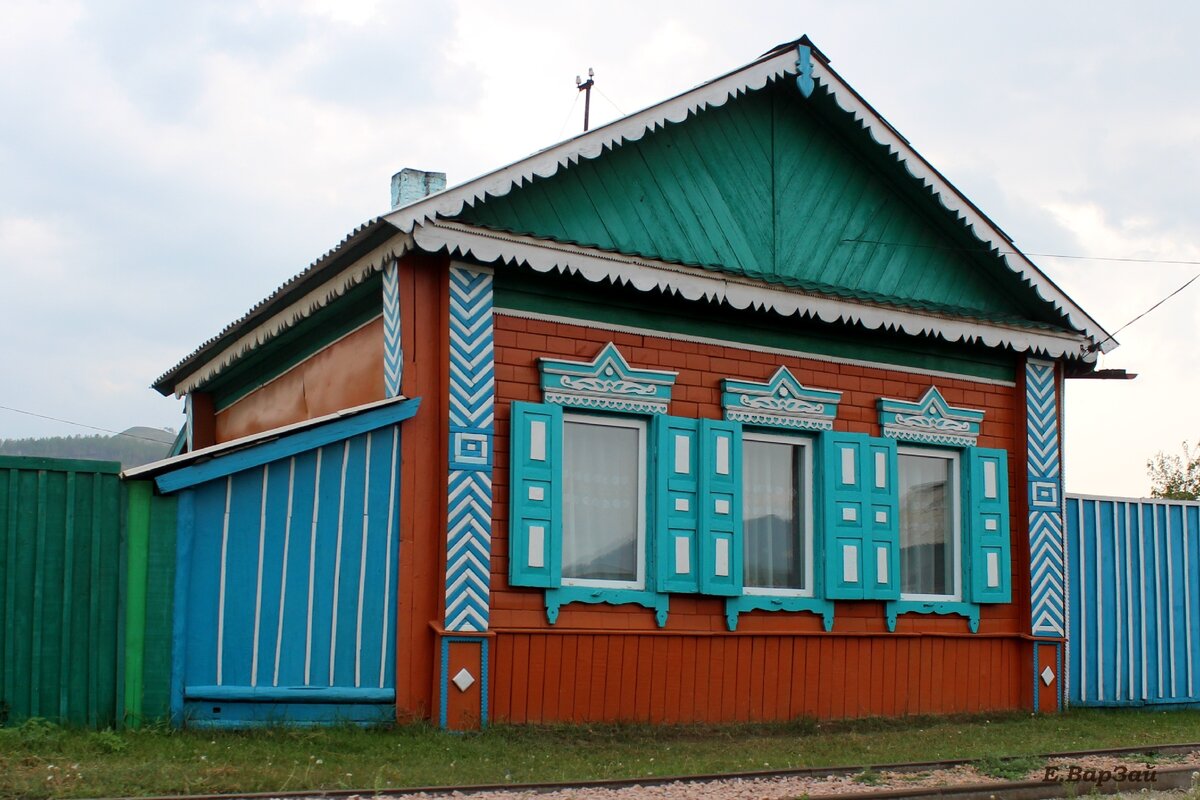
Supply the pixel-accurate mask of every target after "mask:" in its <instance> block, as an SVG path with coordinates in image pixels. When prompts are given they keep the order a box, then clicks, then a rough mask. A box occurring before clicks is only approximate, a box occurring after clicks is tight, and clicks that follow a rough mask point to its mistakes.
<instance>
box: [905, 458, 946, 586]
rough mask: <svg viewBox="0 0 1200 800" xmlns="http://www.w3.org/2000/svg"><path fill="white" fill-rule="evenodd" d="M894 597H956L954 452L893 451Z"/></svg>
mask: <svg viewBox="0 0 1200 800" xmlns="http://www.w3.org/2000/svg"><path fill="white" fill-rule="evenodd" d="M898 463H899V490H900V596H901V598H903V599H906V600H958V599H960V598H961V597H962V552H961V550H962V548H961V545H960V542H961V522H960V519H961V510H960V505H959V502H960V501H959V494H960V489H959V477H958V476H959V456H958V453H957V452H956V451H941V450H935V449H925V448H915V447H902V448H900V449H899V458H898Z"/></svg>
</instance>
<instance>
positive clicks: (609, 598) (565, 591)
mask: <svg viewBox="0 0 1200 800" xmlns="http://www.w3.org/2000/svg"><path fill="white" fill-rule="evenodd" d="M569 603H607V604H609V605H625V604H628V603H632V604H635V605H639V606H642V607H643V608H650V609H653V610H654V621H655V622H656V623H657V624H658V627H660V628H662V627H664V626H666V624H667V610H668V607H669V605H670V598H669V596H668V595H666V594H660V593H658V592H651V591H648V590H646V589H617V588H607V587H602V586H569V585H568V586H562V587H559V588H557V589H547V590H546V619H547V620H548V621H549V622H550V624H551V625H553V624H555V622H557V621H558V611H559V609H560V608H561V607H562V606H565V605H567V604H569Z"/></svg>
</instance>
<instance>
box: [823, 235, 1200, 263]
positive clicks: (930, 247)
mask: <svg viewBox="0 0 1200 800" xmlns="http://www.w3.org/2000/svg"><path fill="white" fill-rule="evenodd" d="M842 243H843V244H885V245H889V246H891V247H913V248H918V249H922V250H956V251H958V252H965V253H988V254H993V253H998V254H999V255H1003V256H1035V257H1037V258H1070V259H1075V260H1077V261H1117V262H1123V263H1127V264H1179V265H1183V266H1191V267H1196V266H1200V261H1184V260H1178V259H1169V258H1125V257H1119V256H1080V255H1068V254H1066V253H1023V252H1021V251H1019V250H987V249H985V248H982V247H954V246H952V245H941V244H916V243H910V242H885V241H877V240H874V239H842Z"/></svg>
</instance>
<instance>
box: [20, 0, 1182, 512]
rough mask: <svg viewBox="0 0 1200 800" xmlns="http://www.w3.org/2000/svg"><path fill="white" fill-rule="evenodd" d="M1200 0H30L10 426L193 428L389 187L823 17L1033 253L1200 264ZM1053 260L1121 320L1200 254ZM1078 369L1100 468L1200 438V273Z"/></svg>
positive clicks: (924, 137) (857, 74)
mask: <svg viewBox="0 0 1200 800" xmlns="http://www.w3.org/2000/svg"><path fill="white" fill-rule="evenodd" d="M1196 30H1200V4H1193V3H1184V2H1178V3H1159V2H1142V3H1137V4H1131V3H1128V2H1119V3H1114V2H1088V3H1082V2H1078V3H1077V2H1055V3H1047V2H1044V0H1041V1H1039V2H1032V3H1031V2H1017V1H1014V0H1009V1H1008V2H1004V3H994V4H987V5H985V4H982V3H963V2H961V0H957V1H956V2H933V1H932V0H931V1H929V2H911V3H883V2H855V1H854V0H850V1H848V2H837V3H831V2H826V3H813V2H802V1H801V0H790V1H789V2H745V3H737V4H731V3H729V2H727V1H726V2H708V1H706V0H691V1H690V2H654V3H647V2H645V0H638V1H637V2H626V1H625V0H609V2H605V3H592V4H587V3H563V2H523V1H521V0H512V1H510V2H504V3H485V2H437V3H431V2H373V1H372V0H302V1H301V2H295V1H294V0H289V1H288V2H285V1H284V0H261V1H260V2H229V3H205V2H188V3H166V2H161V0H159V2H122V1H121V0H111V1H110V2H103V3H97V2H92V3H82V2H59V1H58V0H36V1H35V2H24V0H3V2H0V108H2V109H3V112H2V113H0V406H2V407H4V408H0V438H13V437H24V436H42V435H66V434H77V433H78V434H87V433H90V432H92V431H89V430H88V429H87V428H81V427H78V426H74V425H67V424H63V423H58V422H52V421H49V420H45V419H40V418H38V417H33V416H29V415H27V414H21V413H17V412H15V411H11V410H6V409H21V410H24V411H28V412H34V413H37V414H41V415H45V416H50V417H57V418H61V419H65V420H71V421H73V422H77V423H83V424H86V425H91V426H95V427H98V428H105V429H111V430H123V429H125V428H128V427H131V426H134V425H152V426H170V427H176V428H177V427H178V426H179V425H180V424H181V422H182V416H181V408H182V405H181V402H180V401H178V400H175V399H174V398H162V397H160V396H159V395H158V394H157V393H156V392H154V391H153V390H151V389H149V388H148V387H149V384H150V383H151V381H153V380H154V379H155V378H156V377H157V376H158V375H160V374H161V373H163V372H165V371H166V370H167V369H168V368H170V367H171V366H172V365H173V364H175V363H176V362H177V361H178V360H179V359H181V358H182V357H184V356H185V355H187V354H188V353H190V352H191V351H192V350H193V349H194V348H195V347H196V346H198V345H199V344H200V343H201V342H203V341H204V340H206V339H208V338H210V337H211V336H213V335H215V334H216V333H218V332H219V331H220V330H221V328H222V327H224V326H225V325H226V324H227V323H229V322H230V321H232V320H234V319H236V318H237V317H239V316H241V315H242V314H243V313H244V312H245V311H246V310H247V309H248V308H249V307H250V306H252V305H253V304H254V303H256V302H258V301H259V300H260V299H262V298H263V297H265V296H266V295H267V294H269V293H270V292H271V291H272V290H274V289H275V288H276V287H277V286H278V285H279V284H281V283H282V282H284V281H285V280H287V279H288V278H289V277H291V276H292V275H294V274H295V273H297V272H299V271H300V270H302V269H303V268H305V267H306V266H307V265H308V264H310V263H311V262H312V261H313V260H315V259H316V258H318V257H319V256H321V255H322V254H323V253H325V252H326V251H327V250H329V249H330V248H332V247H333V246H334V245H336V244H337V243H338V242H339V241H340V240H341V239H342V238H343V237H344V236H345V235H346V234H348V233H349V232H350V231H351V230H352V229H353V228H354V227H355V226H357V225H359V224H361V223H363V222H365V221H366V220H368V219H371V218H373V217H375V216H378V215H380V214H382V213H385V212H386V211H388V209H389V194H388V192H389V182H390V177H391V175H392V173H394V172H396V171H397V170H399V169H400V168H402V167H416V168H419V169H429V170H439V171H444V172H446V173H448V175H449V181H450V183H451V184H455V183H459V182H462V181H464V180H467V179H469V178H472V177H474V176H476V175H479V174H481V173H484V172H487V171H489V170H491V169H494V168H496V167H499V166H502V165H504V164H507V163H510V162H512V161H514V160H516V159H519V158H521V157H523V156H525V155H527V154H529V153H531V152H533V151H535V150H538V149H540V148H542V147H545V146H547V145H549V144H552V143H554V142H556V141H559V140H560V139H562V138H565V137H567V136H569V135H573V134H574V133H576V132H578V131H579V130H580V127H581V124H582V103H579V102H577V95H578V93H577V92H576V90H575V76H576V75H577V74H580V73H584V72H585V71H586V70H587V68H588V67H592V68H594V69H595V73H596V86H597V90H598V91H597V93H596V94H594V95H593V103H592V123H593V126H595V125H598V124H602V123H604V122H607V121H609V120H611V119H614V118H616V117H617V116H619V115H620V114H621V113H622V112H624V113H629V112H631V111H635V110H637V109H640V108H642V107H644V106H647V105H650V104H653V103H655V102H657V101H659V100H662V99H664V98H666V97H669V96H671V95H674V94H677V93H679V92H681V91H684V90H686V89H688V88H690V87H692V86H694V85H696V84H698V83H701V82H703V81H705V80H707V79H709V78H711V77H714V76H716V75H718V74H721V73H723V72H725V71H728V70H730V69H733V68H736V67H738V66H740V65H741V64H744V63H746V62H748V61H750V60H752V59H754V58H756V57H757V56H758V55H759V54H761V53H762V52H764V51H766V50H768V49H769V48H771V47H772V46H773V45H775V44H777V43H779V42H783V41H788V40H791V39H795V38H797V37H799V36H800V35H801V34H808V35H809V36H810V37H811V38H812V39H813V40H814V42H815V43H816V44H817V45H818V46H819V47H820V48H821V50H822V51H823V52H824V53H825V54H826V55H827V56H828V57H829V58H830V59H831V60H832V64H833V66H834V68H835V69H836V70H837V71H838V72H839V73H840V74H841V75H842V77H843V78H844V79H845V80H847V81H848V82H849V83H850V84H851V85H852V86H854V87H855V88H856V89H857V90H858V91H859V93H860V94H862V95H863V96H864V97H865V98H866V99H867V100H868V101H869V102H870V103H871V104H872V105H873V106H874V107H875V108H876V109H877V110H878V111H879V112H880V113H882V114H883V115H884V116H885V117H886V118H887V119H888V120H889V122H891V123H892V124H893V125H894V126H895V127H896V128H897V129H898V130H899V131H900V132H901V133H902V134H904V135H905V136H906V137H907V138H908V139H909V141H910V142H912V143H913V145H914V146H915V147H916V148H917V149H918V151H919V152H921V154H922V155H924V156H925V157H926V158H927V159H928V160H929V161H930V162H931V163H932V164H934V165H935V166H936V167H938V168H939V170H941V172H942V173H943V174H944V175H946V176H947V177H948V178H949V179H950V180H951V182H953V183H954V184H955V185H956V186H957V187H958V188H959V189H960V190H961V191H963V192H964V193H965V194H966V195H967V197H969V198H971V199H972V200H973V201H974V202H975V203H976V204H977V205H978V206H979V207H980V208H982V209H983V210H984V212H985V213H987V214H988V215H989V216H990V217H991V218H992V219H993V220H994V221H995V222H996V223H997V224H999V225H1000V227H1001V228H1003V229H1004V230H1005V232H1006V233H1007V234H1008V235H1009V236H1011V237H1012V238H1013V240H1014V241H1015V242H1016V243H1017V245H1018V246H1019V247H1021V248H1022V249H1023V250H1024V251H1026V252H1027V253H1031V254H1050V255H1072V256H1087V257H1092V258H1094V257H1105V258H1132V259H1155V260H1175V261H1193V262H1200V213H1198V211H1200V202H1198V201H1200V196H1198V195H1200V158H1198V157H1197V155H1196V153H1197V146H1196V145H1197V142H1198V141H1200V81H1197V79H1196V76H1197V74H1200V49H1197V48H1196V47H1195V46H1194V42H1193V41H1192V37H1193V34H1194V32H1195V31H1196ZM1050 255H1046V256H1041V255H1038V256H1034V257H1033V260H1034V261H1035V263H1037V264H1038V265H1039V266H1040V267H1041V268H1042V269H1043V271H1045V272H1046V273H1048V274H1049V275H1050V276H1051V278H1053V280H1055V281H1056V282H1057V283H1058V284H1059V285H1060V286H1061V287H1062V288H1063V289H1064V290H1065V291H1066V292H1067V293H1068V294H1069V295H1070V296H1071V297H1073V298H1074V299H1075V300H1076V301H1077V303H1078V304H1079V305H1081V306H1082V307H1083V308H1084V309H1086V310H1087V311H1088V312H1089V313H1090V314H1091V315H1092V316H1093V317H1094V318H1096V319H1097V320H1099V321H1100V322H1101V323H1102V324H1103V325H1105V326H1106V327H1107V328H1108V329H1109V330H1110V331H1112V330H1115V329H1116V328H1118V327H1120V326H1121V325H1123V324H1124V323H1125V322H1127V321H1129V320H1130V319H1131V318H1133V317H1134V316H1136V315H1137V314H1139V313H1141V312H1142V311H1144V310H1145V309H1146V308H1148V307H1149V306H1151V305H1152V304H1153V303H1155V302H1157V301H1158V300H1160V299H1162V298H1163V297H1164V296H1166V295H1167V294H1169V293H1170V292H1171V291H1173V290H1174V289H1175V288H1177V287H1178V286H1179V285H1181V284H1182V283H1183V282H1184V281H1186V280H1187V279H1188V278H1190V277H1191V276H1192V275H1195V274H1196V273H1197V272H1198V271H1200V266H1197V265H1196V264H1191V265H1181V264H1160V263H1139V262H1120V261H1102V260H1087V259H1082V258H1075V259H1064V258H1055V257H1050ZM1117 338H1118V340H1119V341H1120V342H1121V346H1120V347H1118V348H1117V349H1116V350H1115V351H1114V352H1112V353H1111V354H1109V355H1107V356H1105V357H1104V359H1103V363H1102V366H1104V367H1112V368H1123V369H1127V370H1129V371H1131V372H1136V373H1138V374H1139V377H1138V378H1137V380H1134V381H1125V382H1117V381H1072V382H1070V383H1069V384H1068V387H1067V400H1066V409H1065V413H1066V420H1067V422H1066V425H1067V436H1066V446H1065V452H1066V482H1067V488H1068V490H1069V491H1073V492H1084V493H1091V494H1116V495H1126V496H1138V495H1144V494H1146V493H1147V492H1148V490H1149V481H1148V478H1147V476H1146V467H1145V463H1146V460H1147V459H1148V458H1150V457H1151V456H1152V455H1153V454H1154V453H1156V452H1157V451H1160V450H1164V451H1166V452H1168V453H1178V452H1181V448H1180V443H1181V442H1182V441H1183V440H1185V439H1187V440H1190V441H1196V440H1197V439H1200V403H1198V402H1197V400H1196V398H1198V397H1200V353H1198V350H1197V342H1198V341H1200V281H1198V282H1197V283H1196V284H1193V286H1192V287H1190V288H1189V289H1188V290H1186V291H1184V292H1182V293H1181V294H1179V295H1178V296H1177V297H1175V298H1173V299H1172V300H1170V301H1168V302H1167V303H1165V304H1164V305H1163V306H1162V307H1161V308H1159V309H1158V310H1157V311H1155V312H1154V313H1152V314H1151V315H1149V316H1148V317H1146V318H1145V319H1144V320H1142V321H1139V322H1137V323H1136V324H1134V325H1132V326H1131V327H1130V328H1129V329H1128V330H1127V331H1125V332H1123V333H1122V334H1121V335H1120V336H1118V337H1117Z"/></svg>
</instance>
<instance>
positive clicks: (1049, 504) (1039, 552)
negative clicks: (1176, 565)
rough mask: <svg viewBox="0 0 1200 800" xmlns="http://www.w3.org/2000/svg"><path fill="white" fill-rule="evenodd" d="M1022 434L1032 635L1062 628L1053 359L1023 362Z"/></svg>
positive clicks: (1057, 633)
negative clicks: (1025, 481) (1023, 429)
mask: <svg viewBox="0 0 1200 800" xmlns="http://www.w3.org/2000/svg"><path fill="white" fill-rule="evenodd" d="M1025 420H1026V422H1025V434H1026V445H1027V451H1028V457H1027V460H1026V472H1027V476H1028V485H1027V487H1026V489H1027V492H1028V503H1029V571H1030V630H1031V632H1032V633H1033V635H1034V636H1046V637H1056V638H1057V637H1061V636H1064V635H1065V632H1066V616H1065V615H1066V610H1065V609H1066V580H1067V577H1066V572H1065V568H1064V561H1065V552H1064V551H1065V543H1064V540H1063V516H1062V461H1061V454H1060V441H1059V411H1058V394H1057V377H1056V373H1055V367H1054V364H1053V362H1049V361H1035V360H1032V359H1031V360H1029V361H1027V362H1026V364H1025Z"/></svg>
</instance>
